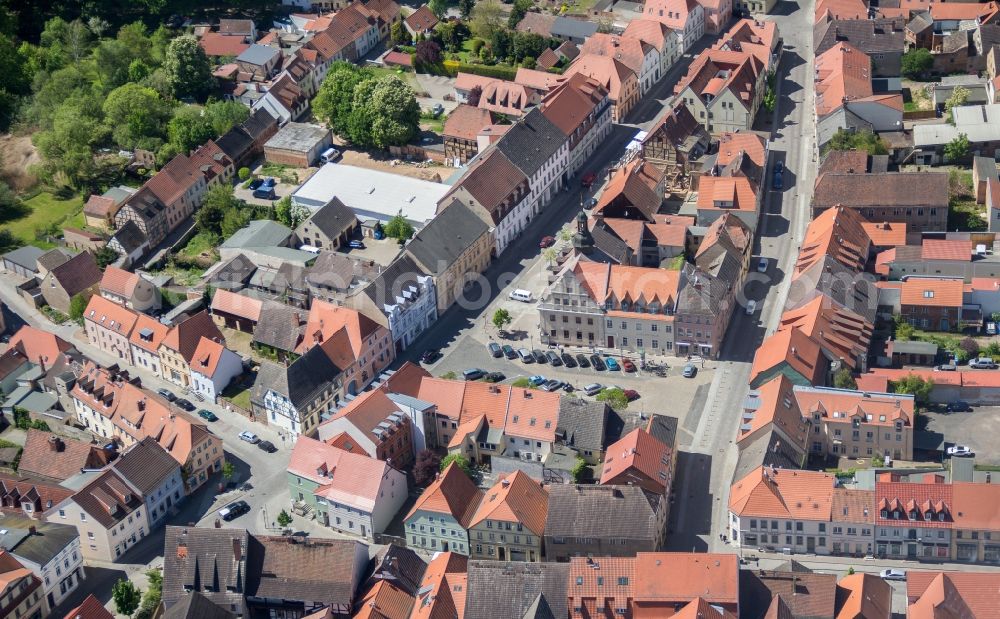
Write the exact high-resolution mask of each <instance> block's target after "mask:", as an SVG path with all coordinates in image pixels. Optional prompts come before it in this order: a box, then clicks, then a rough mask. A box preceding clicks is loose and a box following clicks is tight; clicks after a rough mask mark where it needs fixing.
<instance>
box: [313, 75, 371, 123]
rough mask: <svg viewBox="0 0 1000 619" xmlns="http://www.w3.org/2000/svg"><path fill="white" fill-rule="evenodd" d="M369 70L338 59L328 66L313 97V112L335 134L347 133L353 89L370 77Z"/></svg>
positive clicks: (352, 103)
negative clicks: (327, 124)
mask: <svg viewBox="0 0 1000 619" xmlns="http://www.w3.org/2000/svg"><path fill="white" fill-rule="evenodd" d="M370 75H371V72H370V71H367V70H365V69H359V68H358V67H356V66H355V65H353V64H350V63H347V62H343V61H338V62H335V63H333V64H332V65H331V66H330V70H329V71H328V72H327V74H326V77H325V78H324V79H323V83H322V84H320V87H319V91H318V92H317V93H316V97H315V98H314V99H313V102H312V108H313V113H314V114H315V115H316V117H317V118H320V119H322V120H324V121H326V122H327V123H329V125H330V128H331V129H333V131H334V133H336V134H337V135H347V126H348V117H349V116H350V114H351V110H352V109H353V107H354V89H355V87H356V86H358V85H359V84H361V82H363V81H366V80H367V79H370Z"/></svg>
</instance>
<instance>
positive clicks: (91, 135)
mask: <svg viewBox="0 0 1000 619" xmlns="http://www.w3.org/2000/svg"><path fill="white" fill-rule="evenodd" d="M88 103H89V100H87V99H78V100H68V101H66V102H65V103H64V104H63V105H61V106H59V107H58V109H57V110H56V112H55V114H54V115H53V118H52V126H51V128H50V129H47V130H43V131H39V132H38V133H36V134H35V135H34V136H32V141H33V142H34V144H35V146H37V147H38V151H39V153H40V154H41V155H42V157H43V159H44V160H45V163H44V166H43V168H44V171H45V173H46V174H49V175H55V174H61V175H63V176H65V178H66V179H67V180H68V181H69V182H70V183H71V184H73V185H74V186H76V187H82V186H83V184H84V183H85V182H86V181H87V179H89V178H91V176H92V175H93V174H94V172H95V170H96V166H95V164H94V154H93V151H94V149H95V148H96V147H97V145H98V144H101V143H102V142H103V141H104V140H105V139H106V138H107V136H108V133H109V131H108V129H107V127H106V126H105V125H104V123H103V118H102V114H101V110H100V108H99V107H97V108H96V109H95V107H94V106H91V105H88Z"/></svg>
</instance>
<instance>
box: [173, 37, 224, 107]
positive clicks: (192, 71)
mask: <svg viewBox="0 0 1000 619" xmlns="http://www.w3.org/2000/svg"><path fill="white" fill-rule="evenodd" d="M163 68H164V69H165V70H166V72H167V77H168V79H169V80H170V84H171V86H172V87H173V90H174V96H175V97H177V98H178V99H180V98H183V97H193V98H195V99H198V100H202V99H204V97H205V96H206V95H207V94H208V93H209V92H210V91H211V90H212V86H213V78H212V65H211V63H210V62H209V60H208V56H206V55H205V50H203V49H202V48H201V46H200V45H198V40H197V39H195V38H194V37H193V36H191V35H182V36H179V37H177V38H176V39H174V40H173V41H171V42H170V44H169V45H168V46H167V51H166V56H165V57H164V59H163Z"/></svg>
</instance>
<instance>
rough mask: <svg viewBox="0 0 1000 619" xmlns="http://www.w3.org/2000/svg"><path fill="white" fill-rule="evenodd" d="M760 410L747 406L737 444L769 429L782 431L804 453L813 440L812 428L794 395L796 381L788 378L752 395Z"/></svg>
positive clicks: (738, 432) (777, 379)
mask: <svg viewBox="0 0 1000 619" xmlns="http://www.w3.org/2000/svg"><path fill="white" fill-rule="evenodd" d="M751 398H752V399H753V400H754V404H755V405H756V408H752V409H751V407H750V406H745V407H744V412H745V413H746V414H750V415H752V417H751V418H750V419H747V416H746V414H745V415H744V417H743V424H742V425H741V426H740V429H739V430H738V431H737V439H736V440H737V443H743V442H744V441H746V440H748V439H749V438H751V437H752V436H754V435H755V434H756V433H757V432H759V431H761V430H763V429H765V428H767V427H771V426H773V427H776V428H779V429H780V430H781V431H782V432H783V433H784V434H786V435H787V436H788V438H790V439H791V440H792V441H794V443H795V444H796V445H797V446H798V447H799V448H800V449H802V450H805V449H806V447H807V445H806V443H807V441H808V440H809V426H808V425H807V424H806V423H805V421H803V419H802V417H803V414H802V411H801V410H800V409H799V404H798V402H796V400H795V397H794V395H793V393H792V382H791V381H790V380H788V378H787V377H785V376H784V375H779V376H778V377H777V378H776V379H774V380H771V381H769V382H767V383H765V384H764V386H762V387H760V388H758V389H756V390H755V391H752V392H751V397H750V398H748V400H750V399H751Z"/></svg>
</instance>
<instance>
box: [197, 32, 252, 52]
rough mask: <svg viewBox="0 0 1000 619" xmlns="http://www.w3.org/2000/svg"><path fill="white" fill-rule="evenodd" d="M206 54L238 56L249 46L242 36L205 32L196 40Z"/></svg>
mask: <svg viewBox="0 0 1000 619" xmlns="http://www.w3.org/2000/svg"><path fill="white" fill-rule="evenodd" d="M198 45H200V46H201V48H202V49H203V50H205V54H206V55H207V56H233V57H236V56H239V55H240V54H242V53H243V52H245V51H246V50H247V48H248V47H250V46H249V45H248V44H246V43H244V42H243V37H235V36H230V35H225V34H220V33H218V32H206V33H205V34H204V35H203V36H202V37H201V39H199V41H198Z"/></svg>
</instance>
